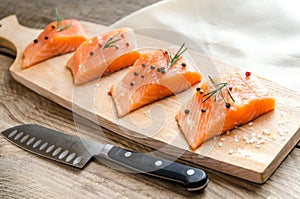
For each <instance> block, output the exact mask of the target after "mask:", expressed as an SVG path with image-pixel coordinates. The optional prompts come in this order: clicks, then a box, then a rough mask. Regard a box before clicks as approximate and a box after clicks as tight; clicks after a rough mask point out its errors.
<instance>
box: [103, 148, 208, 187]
mask: <svg viewBox="0 0 300 199" xmlns="http://www.w3.org/2000/svg"><path fill="white" fill-rule="evenodd" d="M107 156H108V158H109V159H111V160H113V161H114V162H117V163H119V164H121V165H124V166H126V167H128V168H130V169H133V170H136V171H139V172H142V173H146V174H150V175H153V176H156V177H160V178H165V179H169V180H172V181H177V182H180V183H183V184H184V185H185V186H186V188H187V190H189V191H196V190H201V189H204V188H205V187H206V185H207V183H208V177H207V175H206V173H205V172H204V171H203V170H200V169H197V168H194V167H190V166H187V165H183V164H179V163H176V162H172V161H169V160H165V159H160V158H155V157H152V156H148V155H145V154H142V153H136V152H133V151H129V150H125V149H122V148H119V147H116V146H113V147H112V148H111V149H110V150H109V152H108V153H107Z"/></svg>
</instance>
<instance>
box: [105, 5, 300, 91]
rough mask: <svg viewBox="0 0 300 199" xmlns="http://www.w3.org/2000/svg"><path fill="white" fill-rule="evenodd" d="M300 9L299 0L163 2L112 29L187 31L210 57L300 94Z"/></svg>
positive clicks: (127, 18)
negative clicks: (155, 28) (148, 28)
mask: <svg viewBox="0 0 300 199" xmlns="http://www.w3.org/2000/svg"><path fill="white" fill-rule="evenodd" d="M299 10H300V1H298V0H259V1H254V0H164V1H161V2H158V3H156V4H153V5H151V6H149V7H146V8H143V9H141V10H139V11H137V12H134V13H132V14H130V15H129V16H127V17H125V18H123V19H121V20H119V21H117V22H115V23H114V24H112V25H111V27H113V28H117V27H123V26H128V27H132V28H145V27H160V28H168V29H175V30H177V31H182V32H183V33H184V34H189V35H191V36H192V37H193V38H194V39H196V41H197V42H199V45H201V47H202V48H203V49H205V51H206V52H208V54H209V56H211V57H213V58H215V59H218V60H220V61H223V62H225V63H228V64H231V65H235V66H239V67H241V68H242V69H245V70H248V71H251V72H252V71H253V73H256V74H258V75H260V76H262V77H264V78H266V79H270V80H272V81H275V82H277V83H279V84H280V85H283V86H285V87H287V88H290V89H292V90H295V91H298V92H300V79H299V77H300V11H299ZM145 34H147V33H145ZM152 34H153V33H151V32H149V33H148V35H149V36H152ZM174 42H175V41H174ZM298 79H299V80H298Z"/></svg>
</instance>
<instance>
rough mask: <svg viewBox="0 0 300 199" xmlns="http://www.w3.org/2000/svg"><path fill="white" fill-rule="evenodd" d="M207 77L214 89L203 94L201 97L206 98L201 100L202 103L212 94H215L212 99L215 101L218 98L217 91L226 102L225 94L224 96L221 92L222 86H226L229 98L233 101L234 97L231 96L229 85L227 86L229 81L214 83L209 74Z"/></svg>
mask: <svg viewBox="0 0 300 199" xmlns="http://www.w3.org/2000/svg"><path fill="white" fill-rule="evenodd" d="M208 78H209V80H210V81H211V82H212V84H213V87H214V88H215V89H214V90H212V91H210V92H208V93H206V94H204V95H203V97H206V98H205V99H204V100H203V101H202V103H204V102H206V101H207V100H208V99H209V98H211V97H212V96H213V95H215V99H214V100H215V102H216V101H217V100H218V94H219V93H220V95H221V97H222V99H223V100H224V102H225V103H227V101H226V99H225V96H224V93H223V88H226V91H227V93H228V95H229V97H230V98H231V100H232V101H233V102H235V101H234V98H233V96H232V94H231V91H230V89H229V87H228V85H229V83H227V82H225V83H215V81H214V80H213V79H212V78H211V77H210V76H208Z"/></svg>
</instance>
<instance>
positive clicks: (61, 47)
mask: <svg viewBox="0 0 300 199" xmlns="http://www.w3.org/2000/svg"><path fill="white" fill-rule="evenodd" d="M56 17H57V21H55V22H52V23H50V24H48V25H47V26H46V28H45V29H44V30H43V31H42V32H41V33H40V34H39V35H38V37H37V38H36V39H34V40H33V41H32V42H30V43H29V45H28V46H27V47H26V48H25V50H24V53H23V57H24V59H23V62H22V68H23V69H25V68H28V67H30V66H33V65H35V64H37V63H40V62H42V61H45V60H47V59H49V58H52V57H55V56H58V55H62V54H66V53H69V52H72V51H75V50H76V49H77V48H78V47H79V46H80V45H81V44H82V43H83V42H84V41H86V40H87V35H86V33H85V31H84V29H83V27H82V26H81V24H80V23H79V22H78V21H77V20H75V19H68V20H62V19H61V17H60V16H59V13H58V11H57V10H56Z"/></svg>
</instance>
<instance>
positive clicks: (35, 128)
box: [1, 124, 208, 191]
mask: <svg viewBox="0 0 300 199" xmlns="http://www.w3.org/2000/svg"><path fill="white" fill-rule="evenodd" d="M1 134H2V135H3V136H4V137H5V138H6V139H7V140H8V141H10V142H12V143H13V144H15V145H17V146H18V147H21V148H22V149H24V150H27V151H30V152H32V153H35V154H37V155H40V156H43V157H46V158H49V159H52V160H55V161H57V162H60V163H64V164H67V165H70V166H74V167H77V168H83V167H84V166H85V165H86V164H87V163H88V162H89V160H90V159H91V158H92V157H101V158H105V159H107V160H109V161H112V162H114V163H117V164H119V165H121V166H124V167H126V168H128V169H131V170H134V171H137V172H141V173H145V174H149V175H152V176H155V177H160V178H164V179H168V180H172V181H176V182H180V183H183V184H184V185H185V187H186V189H187V190H188V191H196V190H202V189H204V188H205V187H206V186H207V184H208V176H207V174H206V173H205V171H203V170H201V169H198V168H194V167H191V166H187V165H184V164H179V163H177V162H172V161H169V160H166V159H161V158H156V157H152V156H149V155H146V154H142V153H137V152H133V151H130V150H126V149H123V148H120V147H117V146H114V145H111V144H102V143H99V142H95V141H91V140H86V139H85V140H83V139H82V138H80V137H78V136H72V135H68V134H64V133H61V132H58V131H55V130H52V129H49V128H46V127H43V126H39V125H35V124H26V125H20V126H15V127H12V128H9V129H6V130H4V131H3V132H1ZM83 143H84V144H83Z"/></svg>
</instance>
